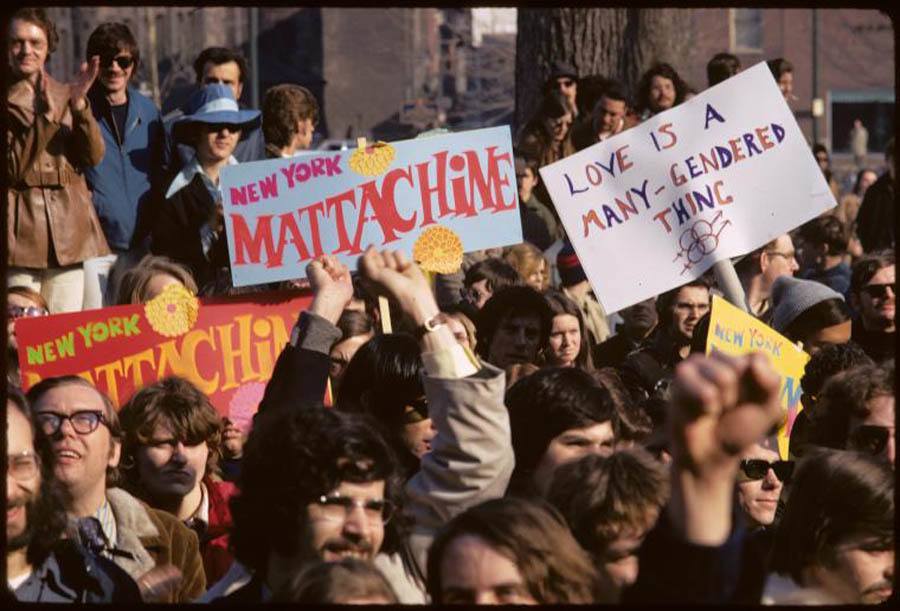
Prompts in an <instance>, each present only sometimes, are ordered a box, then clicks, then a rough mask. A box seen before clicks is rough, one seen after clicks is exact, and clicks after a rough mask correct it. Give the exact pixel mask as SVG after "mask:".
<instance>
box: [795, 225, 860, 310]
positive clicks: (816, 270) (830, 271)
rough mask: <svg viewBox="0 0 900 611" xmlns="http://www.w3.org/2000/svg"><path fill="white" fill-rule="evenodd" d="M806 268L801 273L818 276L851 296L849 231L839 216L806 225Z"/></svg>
mask: <svg viewBox="0 0 900 611" xmlns="http://www.w3.org/2000/svg"><path fill="white" fill-rule="evenodd" d="M800 231H801V235H802V236H803V258H804V269H801V270H800V273H799V274H798V275H799V277H800V278H803V279H805V280H815V281H816V282H821V283H822V284H824V285H825V286H827V287H830V288H832V289H834V290H835V291H837V292H838V293H840V294H841V296H843V298H844V300H845V301H846V300H848V299H849V294H850V266H849V265H847V263H846V262H845V261H844V258H845V256H846V254H847V242H848V238H847V231H846V228H845V227H844V224H843V223H842V222H841V220H840V219H839V218H837V217H836V216H820V217H818V218H815V219H813V220H811V221H810V222H809V223H807V224H806V225H804V226H803V227H802V229H801V230H800Z"/></svg>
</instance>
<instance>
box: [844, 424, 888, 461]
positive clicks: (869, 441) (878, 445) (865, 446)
mask: <svg viewBox="0 0 900 611" xmlns="http://www.w3.org/2000/svg"><path fill="white" fill-rule="evenodd" d="M890 434H891V432H890V431H889V430H888V429H887V427H884V426H875V425H873V424H863V425H860V426H858V427H857V428H856V430H855V431H853V433H852V434H851V435H850V439H849V442H850V443H849V445H850V447H851V448H852V449H854V450H857V451H859V452H865V453H866V454H871V455H872V456H879V455H880V454H881V453H882V452H884V448H885V446H887V442H888V437H889V436H890Z"/></svg>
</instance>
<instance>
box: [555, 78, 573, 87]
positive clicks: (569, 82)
mask: <svg viewBox="0 0 900 611" xmlns="http://www.w3.org/2000/svg"><path fill="white" fill-rule="evenodd" d="M556 84H557V85H561V86H563V87H565V88H566V89H568V88H569V87H571V86H572V85H574V84H575V81H573V80H572V79H560V80H558V81H556Z"/></svg>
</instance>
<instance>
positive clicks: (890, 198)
mask: <svg viewBox="0 0 900 611" xmlns="http://www.w3.org/2000/svg"><path fill="white" fill-rule="evenodd" d="M884 162H885V165H886V166H887V171H886V172H885V173H884V174H882V175H881V178H879V179H878V180H876V181H875V182H874V184H872V186H871V187H869V188H868V189H867V190H866V194H865V195H864V196H863V201H862V204H860V206H859V214H857V216H856V234H857V235H858V236H859V242H860V244H862V247H863V250H865V251H866V252H874V251H876V250H882V249H890V250H893V249H894V246H895V240H896V235H897V234H896V232H897V227H896V225H897V223H896V221H895V220H894V219H896V218H897V217H896V213H895V212H894V208H895V207H896V205H897V204H896V201H897V198H896V195H895V193H896V189H897V178H896V169H895V168H894V139H893V138H891V139H890V140H889V141H888V143H887V145H885V147H884Z"/></svg>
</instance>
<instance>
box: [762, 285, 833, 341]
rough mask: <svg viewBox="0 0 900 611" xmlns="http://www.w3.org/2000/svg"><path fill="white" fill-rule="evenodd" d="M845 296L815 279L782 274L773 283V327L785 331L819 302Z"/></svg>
mask: <svg viewBox="0 0 900 611" xmlns="http://www.w3.org/2000/svg"><path fill="white" fill-rule="evenodd" d="M829 299H840V300H841V301H844V297H843V296H842V295H841V294H840V293H838V292H837V291H835V290H833V289H831V288H829V287H827V286H825V285H824V284H822V283H821V282H816V281H815V280H801V279H800V278H794V277H793V276H781V277H779V278H778V279H776V280H775V282H774V283H773V284H772V328H773V329H775V330H776V331H778V332H779V333H784V330H785V329H787V328H788V327H789V326H790V324H791V323H792V322H794V321H795V320H796V319H797V317H798V316H800V315H801V314H803V312H805V311H806V310H808V309H810V308H811V307H813V306H814V305H816V304H818V303H822V302H823V301H828V300H829Z"/></svg>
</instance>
